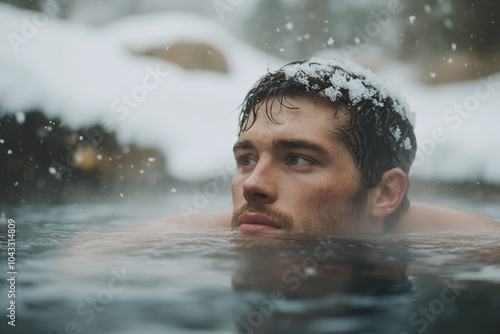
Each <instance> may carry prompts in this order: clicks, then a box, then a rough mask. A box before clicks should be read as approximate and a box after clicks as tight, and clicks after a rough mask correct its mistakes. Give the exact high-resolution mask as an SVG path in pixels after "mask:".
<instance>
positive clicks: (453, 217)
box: [396, 202, 500, 232]
mask: <svg viewBox="0 0 500 334" xmlns="http://www.w3.org/2000/svg"><path fill="white" fill-rule="evenodd" d="M425 230H462V231H484V230H491V231H500V223H499V222H497V221H494V220H493V219H490V218H487V217H484V216H481V215H478V214H475V213H472V212H468V211H464V210H459V209H454V208H447V207H440V206H436V205H430V204H424V203H413V202H412V203H411V204H410V208H409V209H408V211H407V212H405V213H404V214H403V216H402V217H401V220H400V222H399V224H398V226H397V228H396V232H416V231H425Z"/></svg>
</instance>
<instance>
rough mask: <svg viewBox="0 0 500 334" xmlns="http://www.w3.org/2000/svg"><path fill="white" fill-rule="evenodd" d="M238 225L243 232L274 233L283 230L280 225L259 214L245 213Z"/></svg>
mask: <svg viewBox="0 0 500 334" xmlns="http://www.w3.org/2000/svg"><path fill="white" fill-rule="evenodd" d="M238 225H239V228H240V230H241V231H243V232H273V231H278V230H280V229H281V226H280V225H279V224H277V223H276V222H274V221H272V220H271V219H269V218H268V217H266V216H265V215H263V214H261V213H258V212H245V213H244V214H243V215H242V216H241V217H240V219H239V222H238Z"/></svg>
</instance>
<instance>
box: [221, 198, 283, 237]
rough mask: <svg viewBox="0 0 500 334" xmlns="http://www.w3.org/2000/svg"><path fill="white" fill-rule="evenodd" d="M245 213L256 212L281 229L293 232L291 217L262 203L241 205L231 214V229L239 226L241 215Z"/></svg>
mask: <svg viewBox="0 0 500 334" xmlns="http://www.w3.org/2000/svg"><path fill="white" fill-rule="evenodd" d="M246 212H256V213H260V214H263V215H265V216H266V217H268V218H269V219H271V220H272V221H273V222H275V223H276V224H278V225H279V227H281V228H282V229H284V230H285V231H287V232H290V231H292V230H293V219H292V216H291V215H289V214H287V213H284V212H281V211H279V210H276V209H271V208H269V207H268V206H266V205H265V204H264V203H262V202H247V203H245V204H243V205H242V206H241V207H240V208H239V209H237V210H235V211H234V212H233V217H232V218H231V227H232V228H233V229H235V228H237V227H238V226H239V221H240V218H241V216H242V215H244V214H245V213H246Z"/></svg>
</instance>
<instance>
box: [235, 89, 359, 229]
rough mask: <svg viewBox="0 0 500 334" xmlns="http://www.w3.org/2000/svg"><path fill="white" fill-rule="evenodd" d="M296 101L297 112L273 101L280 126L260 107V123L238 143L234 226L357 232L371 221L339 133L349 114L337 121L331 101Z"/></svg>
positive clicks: (340, 116) (258, 117) (341, 113)
mask: <svg viewBox="0 0 500 334" xmlns="http://www.w3.org/2000/svg"><path fill="white" fill-rule="evenodd" d="M289 101H290V103H291V104H293V105H294V106H295V107H297V108H298V109H289V108H286V107H283V106H281V104H280V103H278V102H277V101H275V103H273V104H272V106H271V103H269V106H271V108H272V113H273V116H274V119H275V120H276V121H277V123H273V122H272V121H270V120H269V119H268V117H267V116H266V114H265V108H266V105H265V103H263V104H261V107H260V109H259V110H258V116H257V119H256V120H255V123H254V124H253V125H252V126H251V127H250V129H248V130H247V131H243V132H242V133H241V135H240V137H239V138H238V140H237V142H236V143H235V145H234V156H235V159H236V164H237V170H236V174H235V176H234V179H233V183H232V185H231V191H232V195H233V205H234V208H233V219H232V227H233V228H235V229H239V230H241V231H247V232H270V233H283V232H305V233H310V234H343V233H350V232H356V231H357V230H358V227H359V224H360V223H361V221H362V220H363V219H364V217H365V215H366V212H365V211H366V210H365V203H366V192H365V191H363V190H362V188H361V186H360V183H361V182H360V176H359V173H358V171H357V169H356V166H355V164H354V162H353V160H352V157H351V155H350V153H349V152H348V151H347V149H346V148H345V147H344V146H343V145H342V144H341V143H340V142H339V141H338V140H337V139H336V138H335V137H334V135H333V133H332V130H334V129H335V127H338V126H339V125H338V123H339V121H340V120H342V119H343V118H345V117H348V115H347V113H346V112H345V111H342V110H339V111H338V113H337V114H336V116H335V117H334V115H335V114H334V111H333V110H332V108H331V106H329V105H327V104H325V103H314V102H311V101H309V100H306V99H289ZM250 117H252V116H250ZM252 121H253V119H250V124H251V122H252ZM344 121H345V119H344Z"/></svg>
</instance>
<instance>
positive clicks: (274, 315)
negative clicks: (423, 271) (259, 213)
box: [232, 234, 412, 333]
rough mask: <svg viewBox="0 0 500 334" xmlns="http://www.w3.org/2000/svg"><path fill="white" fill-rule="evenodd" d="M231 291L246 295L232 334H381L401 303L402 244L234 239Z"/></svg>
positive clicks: (404, 297) (404, 280)
mask: <svg viewBox="0 0 500 334" xmlns="http://www.w3.org/2000/svg"><path fill="white" fill-rule="evenodd" d="M234 242H235V244H236V249H237V252H238V254H237V257H238V259H239V260H240V262H239V267H238V270H237V271H236V272H235V273H234V275H233V277H232V284H233V286H234V288H235V289H236V290H238V291H243V292H246V294H245V299H246V300H247V303H248V310H246V312H244V313H242V314H240V315H239V316H238V317H237V319H236V321H237V328H238V331H239V333H290V332H303V333H316V332H325V330H327V331H328V332H336V333H344V332H351V331H358V330H362V329H363V328H364V329H371V330H376V329H378V330H382V329H384V328H385V329H388V326H390V323H391V316H392V313H393V312H394V311H395V310H396V309H397V308H398V307H400V306H401V304H402V303H405V302H408V301H409V300H410V297H409V295H408V293H409V292H410V291H411V286H412V285H411V283H410V281H409V280H408V277H407V275H406V263H408V261H409V258H410V257H409V255H408V246H407V245H406V244H405V243H402V242H401V243H396V244H393V245H390V246H388V245H384V244H377V242H364V241H362V240H353V239H341V238H331V237H325V238H321V237H312V236H303V235H296V236H287V237H283V236H278V237H276V236H263V235H251V234H246V235H240V236H239V237H237V238H235V241H234Z"/></svg>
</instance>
